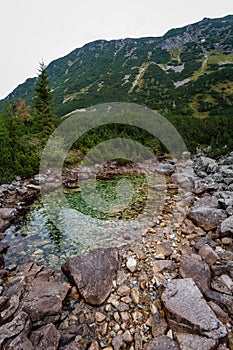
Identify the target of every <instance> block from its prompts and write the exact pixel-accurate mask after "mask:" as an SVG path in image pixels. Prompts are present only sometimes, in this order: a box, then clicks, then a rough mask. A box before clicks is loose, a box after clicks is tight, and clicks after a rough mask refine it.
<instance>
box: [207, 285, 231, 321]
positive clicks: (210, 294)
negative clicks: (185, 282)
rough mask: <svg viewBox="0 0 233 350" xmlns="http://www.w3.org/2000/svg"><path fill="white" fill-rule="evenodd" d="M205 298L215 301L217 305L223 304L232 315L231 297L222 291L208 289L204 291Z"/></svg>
mask: <svg viewBox="0 0 233 350" xmlns="http://www.w3.org/2000/svg"><path fill="white" fill-rule="evenodd" d="M205 296H206V298H208V299H210V300H213V301H215V302H216V303H217V304H218V305H219V306H221V307H222V306H224V307H226V309H227V310H228V312H229V313H230V314H231V315H233V297H232V296H231V295H227V294H224V293H219V292H215V291H213V290H208V291H207V292H205Z"/></svg>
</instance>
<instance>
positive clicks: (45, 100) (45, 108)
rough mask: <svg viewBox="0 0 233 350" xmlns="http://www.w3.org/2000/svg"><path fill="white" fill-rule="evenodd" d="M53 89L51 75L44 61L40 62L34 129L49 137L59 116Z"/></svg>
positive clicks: (36, 84)
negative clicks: (50, 82) (55, 110)
mask: <svg viewBox="0 0 233 350" xmlns="http://www.w3.org/2000/svg"><path fill="white" fill-rule="evenodd" d="M52 99H53V96H52V91H51V88H50V87H49V77H48V74H47V71H46V66H45V64H44V62H41V63H40V68H39V74H38V78H37V80H36V83H35V95H34V98H33V107H34V118H35V119H34V129H35V132H36V133H38V134H39V136H40V137H41V138H42V139H43V138H47V137H48V136H49V135H50V134H51V133H52V132H53V130H54V128H55V127H56V123H57V118H56V115H55V113H54V110H53V109H54V108H53V103H52Z"/></svg>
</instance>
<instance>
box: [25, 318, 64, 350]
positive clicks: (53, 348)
mask: <svg viewBox="0 0 233 350" xmlns="http://www.w3.org/2000/svg"><path fill="white" fill-rule="evenodd" d="M30 340H31V342H32V344H33V346H34V347H35V349H36V350H45V349H46V350H57V348H58V344H59V340H60V333H59V332H58V330H57V329H56V327H55V326H54V325H53V324H47V325H46V326H43V327H40V328H39V329H37V330H36V331H34V332H32V334H31V336H30Z"/></svg>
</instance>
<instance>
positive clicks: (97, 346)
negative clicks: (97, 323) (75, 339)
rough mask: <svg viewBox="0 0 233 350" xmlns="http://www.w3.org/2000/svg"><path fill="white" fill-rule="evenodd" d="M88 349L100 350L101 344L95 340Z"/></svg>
mask: <svg viewBox="0 0 233 350" xmlns="http://www.w3.org/2000/svg"><path fill="white" fill-rule="evenodd" d="M88 350H99V344H98V343H97V341H96V340H93V342H92V343H91V345H90V347H89V348H88Z"/></svg>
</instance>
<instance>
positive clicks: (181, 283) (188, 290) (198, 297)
mask: <svg viewBox="0 0 233 350" xmlns="http://www.w3.org/2000/svg"><path fill="white" fill-rule="evenodd" d="M161 298H162V301H163V303H164V305H165V308H166V312H167V316H168V321H169V324H170V327H171V328H172V329H175V330H176V329H183V331H184V332H190V333H193V330H195V333H197V334H199V335H201V336H205V337H207V338H212V339H215V340H219V339H221V338H223V337H225V336H226V335H227V329H226V328H225V327H224V326H223V324H222V323H221V322H220V321H219V320H218V319H217V318H216V316H215V314H214V312H213V311H212V309H211V308H210V307H209V305H208V304H207V302H206V301H205V299H204V297H203V295H202V293H201V292H200V290H199V289H198V287H197V285H196V283H195V282H194V281H193V279H192V278H185V279H176V280H172V281H171V282H168V283H167V285H166V288H165V290H164V292H163V293H162V296H161Z"/></svg>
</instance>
